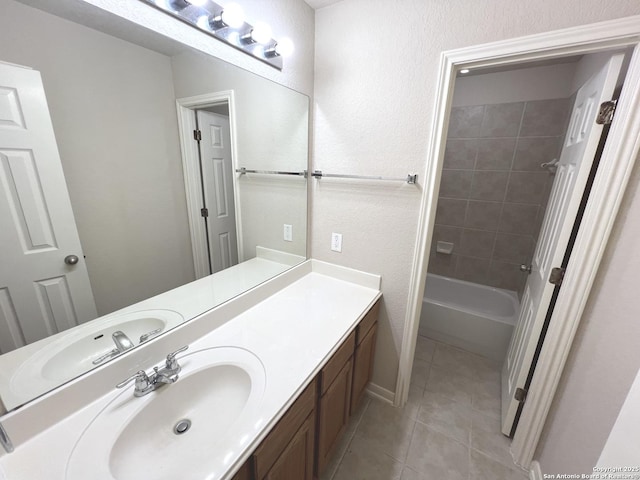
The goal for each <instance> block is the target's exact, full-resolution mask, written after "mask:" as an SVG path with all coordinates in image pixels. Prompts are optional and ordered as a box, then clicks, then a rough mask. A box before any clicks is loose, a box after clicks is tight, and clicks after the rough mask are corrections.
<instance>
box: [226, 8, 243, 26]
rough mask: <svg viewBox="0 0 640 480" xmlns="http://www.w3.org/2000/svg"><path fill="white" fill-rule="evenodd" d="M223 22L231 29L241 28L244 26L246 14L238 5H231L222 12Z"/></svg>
mask: <svg viewBox="0 0 640 480" xmlns="http://www.w3.org/2000/svg"><path fill="white" fill-rule="evenodd" d="M222 21H223V22H224V23H225V24H226V25H228V26H230V27H231V28H240V27H241V26H242V25H244V12H243V11H242V8H241V7H240V5H238V4H237V3H230V4H229V5H227V6H226V7H224V10H223V11H222Z"/></svg>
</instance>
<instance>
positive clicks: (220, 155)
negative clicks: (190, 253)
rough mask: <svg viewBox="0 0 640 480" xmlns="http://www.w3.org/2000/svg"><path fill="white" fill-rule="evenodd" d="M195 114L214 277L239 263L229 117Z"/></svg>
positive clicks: (201, 112) (203, 112)
mask: <svg viewBox="0 0 640 480" xmlns="http://www.w3.org/2000/svg"><path fill="white" fill-rule="evenodd" d="M196 114H197V118H198V128H199V129H200V131H201V132H202V140H201V142H200V160H201V162H202V163H201V164H202V188H203V191H204V201H205V207H206V208H207V209H208V211H209V217H208V222H207V226H208V228H207V230H208V235H209V256H210V259H211V269H212V271H211V273H215V272H219V271H220V270H224V269H225V268H228V267H231V266H232V265H236V264H237V263H238V236H237V233H236V207H235V197H234V193H233V177H234V171H233V161H232V158H231V135H230V130H229V117H225V116H224V115H218V114H216V113H211V112H205V111H204V110H198V111H197V112H196Z"/></svg>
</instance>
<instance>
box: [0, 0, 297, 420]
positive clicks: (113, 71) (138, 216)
mask: <svg viewBox="0 0 640 480" xmlns="http://www.w3.org/2000/svg"><path fill="white" fill-rule="evenodd" d="M0 1H1V3H2V15H0V62H1V63H0V223H1V225H2V227H1V228H0V242H1V248H0V353H1V354H2V355H0V399H1V400H2V403H3V404H4V406H5V407H6V409H8V410H11V409H14V408H16V407H18V406H20V405H22V404H24V403H26V402H28V401H29V400H31V399H33V398H35V397H37V396H39V395H41V394H43V393H45V392H47V391H49V390H51V389H53V388H56V387H57V386H59V385H61V384H63V383H65V382H66V381H68V380H70V379H72V378H75V377H76V376H78V375H80V374H82V373H85V372H86V371H88V370H90V369H92V368H95V367H97V366H100V365H103V364H104V363H106V362H108V361H109V360H111V359H112V358H115V357H117V356H118V355H121V354H122V353H126V352H127V351H128V350H130V349H131V348H134V347H136V346H138V345H141V344H144V343H145V342H148V341H152V340H153V338H155V337H156V336H158V335H161V334H163V333H164V332H166V331H168V330H169V329H170V328H172V327H174V326H176V325H178V324H180V323H181V322H183V321H186V320H189V319H190V318H193V317H194V316H197V315H199V314H201V313H203V312H205V311H207V310H209V309H211V308H212V307H215V306H216V305H219V304H220V303H222V302H224V301H227V300H229V299H230V298H232V297H234V296H236V295H238V294H240V293H242V292H244V291H246V290H247V289H249V288H252V287H254V286H256V285H257V284H259V283H261V282H263V281H265V280H267V279H269V278H271V277H273V276H274V275H277V274H279V273H282V272H283V271H285V270H287V269H288V268H290V267H291V266H293V265H295V264H297V263H299V262H301V261H303V260H304V259H305V258H306V225H307V220H306V213H307V190H306V180H307V179H306V170H307V164H308V128H309V127H308V116H309V99H308V97H306V96H305V95H302V94H300V93H298V92H295V91H293V90H290V89H288V88H285V87H283V86H281V85H278V84H276V83H273V82H271V81H269V80H266V79H264V78H261V77H259V76H257V75H254V74H252V73H250V72H247V71H245V70H242V69H240V68H238V67H235V66H233V65H230V64H227V63H225V62H223V61H221V60H219V59H216V58H213V57H210V56H207V55H204V54H202V53H199V52H196V51H193V50H191V49H190V48H188V47H186V46H184V45H181V44H179V43H177V42H174V41H172V40H169V39H167V38H165V37H162V36H161V35H159V34H157V33H155V32H150V31H148V30H145V29H143V28H141V27H138V26H135V25H133V24H130V23H129V22H126V21H125V20H123V19H120V18H116V17H115V16H111V15H108V14H106V13H105V12H103V11H100V10H97V9H94V7H92V6H90V5H88V4H85V5H83V6H81V5H79V3H80V2H58V1H56V2H50V1H48V0H24V2H17V1H14V0H0ZM27 4H28V5H27ZM34 6H35V7H38V8H34ZM78 7H81V10H80V11H79V10H78ZM150 8H151V7H150ZM43 10H50V11H47V12H45V11H43ZM72 20H73V21H72ZM77 22H80V23H77ZM212 41H215V40H212ZM25 67H26V68H25ZM194 131H195V132H196V133H194ZM242 169H245V170H242ZM251 171H257V173H246V172H251ZM275 172H286V173H288V174H286V175H284V174H278V173H275Z"/></svg>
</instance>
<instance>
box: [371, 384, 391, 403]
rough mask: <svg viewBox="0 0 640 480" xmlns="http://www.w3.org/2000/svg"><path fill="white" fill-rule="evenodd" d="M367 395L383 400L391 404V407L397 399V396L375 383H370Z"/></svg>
mask: <svg viewBox="0 0 640 480" xmlns="http://www.w3.org/2000/svg"><path fill="white" fill-rule="evenodd" d="M367 393H368V394H369V395H371V396H372V397H374V398H377V399H378V400H382V401H383V402H386V403H390V404H391V405H393V403H394V402H395V399H396V394H395V393H394V392H392V391H391V390H387V389H386V388H383V387H381V386H380V385H376V384H375V383H370V384H369V385H368V386H367Z"/></svg>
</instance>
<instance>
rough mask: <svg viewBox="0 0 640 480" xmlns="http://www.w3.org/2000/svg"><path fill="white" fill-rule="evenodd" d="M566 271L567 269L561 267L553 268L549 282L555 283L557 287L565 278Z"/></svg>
mask: <svg viewBox="0 0 640 480" xmlns="http://www.w3.org/2000/svg"><path fill="white" fill-rule="evenodd" d="M565 272H566V270H565V269H564V268H561V267H555V268H552V269H551V275H549V283H553V284H554V285H555V286H557V287H559V286H560V285H562V280H563V279H564V273H565Z"/></svg>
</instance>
